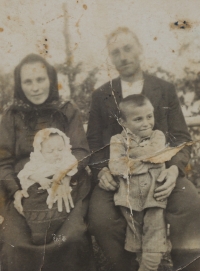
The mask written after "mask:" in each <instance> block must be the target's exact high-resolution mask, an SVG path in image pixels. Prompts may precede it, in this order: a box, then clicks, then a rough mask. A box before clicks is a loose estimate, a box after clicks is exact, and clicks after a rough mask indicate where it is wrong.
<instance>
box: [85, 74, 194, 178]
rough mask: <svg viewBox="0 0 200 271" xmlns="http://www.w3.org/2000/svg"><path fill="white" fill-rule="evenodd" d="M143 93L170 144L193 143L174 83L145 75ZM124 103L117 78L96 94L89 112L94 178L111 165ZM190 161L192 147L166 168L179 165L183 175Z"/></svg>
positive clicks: (157, 124)
mask: <svg viewBox="0 0 200 271" xmlns="http://www.w3.org/2000/svg"><path fill="white" fill-rule="evenodd" d="M142 94H143V95H145V96H147V97H148V98H149V100H150V101H151V103H152V105H153V107H154V116H155V126H154V129H158V130H161V131H162V132H163V133H164V134H165V136H166V141H167V143H170V145H171V146H177V145H179V144H181V143H183V142H188V141H191V138H190V135H189V133H188V129H187V126H186V123H185V119H184V117H183V114H182V110H181V107H180V103H179V100H178V97H177V94H176V91H175V88H174V86H173V85H172V84H170V83H168V82H166V81H164V80H162V79H159V78H157V77H155V76H152V75H148V74H144V86H143V90H142ZM121 100H122V89H121V80H120V78H119V77H118V78H116V79H114V80H112V81H111V82H108V83H106V84H104V85H103V86H101V87H100V88H99V89H97V90H96V91H94V93H93V96H92V104H91V109H90V116H89V123H88V131H87V138H88V142H89V146H90V149H91V151H92V152H94V153H93V155H92V157H91V161H90V165H91V168H92V170H93V173H94V177H95V179H96V176H97V174H98V172H99V170H100V169H101V168H103V167H105V166H107V165H108V159H109V143H110V139H111V137H112V136H113V135H115V134H119V133H121V131H122V127H121V126H120V125H119V123H118V120H117V118H118V117H119V109H118V104H119V103H120V101H121ZM189 158H190V147H185V148H184V149H182V150H181V151H180V152H178V153H177V154H176V155H175V156H174V157H173V158H172V159H171V160H170V161H169V162H167V163H166V166H167V167H169V166H171V165H177V166H178V168H179V172H180V174H181V175H184V170H185V167H186V165H187V163H188V161H189Z"/></svg>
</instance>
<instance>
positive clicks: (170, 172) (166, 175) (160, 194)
mask: <svg viewBox="0 0 200 271" xmlns="http://www.w3.org/2000/svg"><path fill="white" fill-rule="evenodd" d="M178 174H179V171H178V167H177V166H175V165H174V166H171V167H170V168H167V169H164V170H163V171H162V172H161V174H160V176H159V177H158V179H157V182H160V183H162V182H164V184H163V185H161V186H160V187H158V188H156V190H155V194H154V197H155V198H156V200H158V201H163V200H165V199H167V198H168V197H169V195H170V194H171V192H172V190H173V189H174V187H175V185H176V179H177V177H178Z"/></svg>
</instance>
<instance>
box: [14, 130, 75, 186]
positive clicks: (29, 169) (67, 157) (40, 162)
mask: <svg viewBox="0 0 200 271" xmlns="http://www.w3.org/2000/svg"><path fill="white" fill-rule="evenodd" d="M50 134H58V135H60V136H61V137H62V138H63V140H64V143H65V149H64V150H63V159H62V161H59V162H58V163H53V164H52V163H48V162H47V161H46V160H45V158H44V157H43V155H42V153H41V148H42V145H41V143H42V142H43V141H44V140H45V139H47V138H48V137H49V135H50ZM33 147H34V151H33V152H32V153H31V154H30V161H29V162H28V163H26V165H25V166H24V168H23V169H22V170H21V171H20V172H19V174H18V176H17V177H18V178H19V180H20V184H21V186H22V189H23V190H26V191H27V189H28V188H29V187H30V186H31V185H33V184H34V183H35V181H33V180H30V179H29V177H30V176H31V175H32V174H34V173H36V172H37V174H38V175H40V176H42V177H46V178H47V177H51V176H53V175H55V174H56V173H58V172H61V171H65V170H69V172H68V173H67V175H68V176H73V175H74V174H75V173H76V172H77V166H78V162H77V159H76V158H75V156H74V155H73V154H72V153H71V145H70V140H69V138H68V137H67V136H66V135H65V134H64V133H63V132H61V131H60V130H58V129H56V128H47V129H43V130H41V131H39V132H38V133H37V135H36V136H35V138H34V142H33Z"/></svg>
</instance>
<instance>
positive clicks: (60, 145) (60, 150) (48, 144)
mask: <svg viewBox="0 0 200 271" xmlns="http://www.w3.org/2000/svg"><path fill="white" fill-rule="evenodd" d="M41 147H42V148H41V153H42V155H43V157H44V159H45V160H46V162H47V163H50V164H55V163H59V162H61V161H62V159H63V154H64V149H65V143H64V141H63V138H62V137H61V136H59V135H51V136H50V137H49V138H48V139H45V140H44V141H43V142H42V144H41Z"/></svg>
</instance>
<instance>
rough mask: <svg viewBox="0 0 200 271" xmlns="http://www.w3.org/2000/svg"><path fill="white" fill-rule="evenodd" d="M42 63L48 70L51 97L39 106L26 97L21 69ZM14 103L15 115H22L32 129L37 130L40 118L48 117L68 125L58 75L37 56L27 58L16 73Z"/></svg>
mask: <svg viewBox="0 0 200 271" xmlns="http://www.w3.org/2000/svg"><path fill="white" fill-rule="evenodd" d="M38 62H39V63H42V64H43V65H44V66H45V67H46V70H47V74H48V78H49V81H50V87H49V88H50V89H49V96H48V98H47V100H46V101H45V102H44V103H42V104H39V105H35V104H33V103H31V102H30V101H29V100H28V99H27V98H26V96H25V94H24V92H23V90H22V86H21V69H22V67H23V66H24V65H25V64H31V63H38ZM14 83H15V85H14V103H13V105H12V107H11V108H12V110H13V112H14V113H17V112H18V113H19V114H21V115H22V117H23V119H24V122H25V125H26V126H29V127H30V128H31V129H34V128H35V125H36V123H37V119H38V117H39V116H44V115H46V116H48V119H49V120H50V121H52V122H53V121H55V120H56V121H59V119H61V121H62V123H63V125H66V123H67V120H66V117H65V116H64V114H63V113H62V110H61V107H62V105H63V103H64V102H61V101H60V100H59V93H58V80H57V73H56V70H55V68H54V67H53V66H51V65H50V64H49V63H48V62H47V61H46V60H45V59H44V58H42V57H41V56H39V55H36V54H30V55H28V56H26V57H25V58H24V59H22V61H21V62H20V63H19V65H18V66H17V67H16V68H15V71H14Z"/></svg>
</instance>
